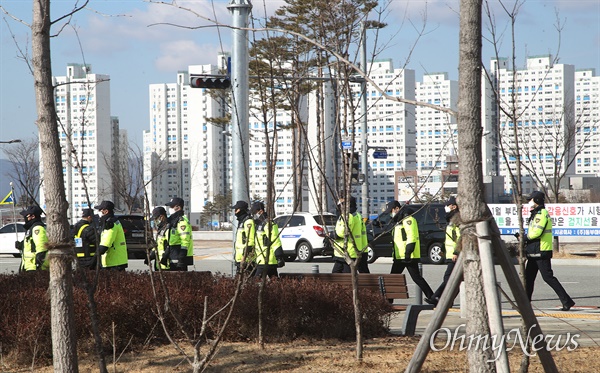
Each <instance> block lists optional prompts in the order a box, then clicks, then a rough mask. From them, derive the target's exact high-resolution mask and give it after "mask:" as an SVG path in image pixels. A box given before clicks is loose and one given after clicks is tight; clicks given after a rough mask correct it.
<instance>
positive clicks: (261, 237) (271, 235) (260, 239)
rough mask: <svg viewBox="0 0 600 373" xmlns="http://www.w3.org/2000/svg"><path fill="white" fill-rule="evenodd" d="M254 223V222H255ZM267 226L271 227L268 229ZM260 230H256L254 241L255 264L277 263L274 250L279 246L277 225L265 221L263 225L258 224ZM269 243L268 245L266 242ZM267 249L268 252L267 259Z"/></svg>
mask: <svg viewBox="0 0 600 373" xmlns="http://www.w3.org/2000/svg"><path fill="white" fill-rule="evenodd" d="M255 224H256V223H255ZM269 226H271V229H270V230H269ZM259 227H262V230H260V229H257V230H256V240H255V241H254V254H255V256H256V264H265V262H266V264H277V258H276V257H275V250H276V249H277V248H279V247H281V240H280V239H279V227H278V226H277V224H275V223H274V222H272V221H267V222H266V223H264V225H259ZM269 242H270V243H271V244H270V245H268V243H269ZM267 251H268V252H269V256H268V260H266V258H267Z"/></svg>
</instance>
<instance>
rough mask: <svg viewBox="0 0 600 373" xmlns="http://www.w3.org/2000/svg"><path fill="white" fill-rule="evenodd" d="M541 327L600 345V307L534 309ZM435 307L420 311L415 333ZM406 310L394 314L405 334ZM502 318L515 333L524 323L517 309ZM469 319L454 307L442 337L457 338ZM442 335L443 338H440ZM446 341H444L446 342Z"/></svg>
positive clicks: (394, 325)
mask: <svg viewBox="0 0 600 373" xmlns="http://www.w3.org/2000/svg"><path fill="white" fill-rule="evenodd" d="M534 311H535V315H536V317H537V319H538V322H539V324H540V327H541V328H542V331H543V332H544V334H545V335H546V336H555V337H554V339H553V341H554V342H557V340H558V337H559V336H560V337H561V342H560V344H561V345H563V344H564V342H565V339H569V338H571V339H573V338H575V340H576V342H577V343H578V345H579V346H582V347H600V308H597V307H590V308H584V307H577V306H575V307H573V308H572V309H571V311H569V312H563V311H558V310H557V309H539V310H534ZM433 312H434V311H422V312H421V313H420V315H419V320H418V322H417V327H416V329H415V335H423V333H424V331H425V328H426V327H427V325H428V324H429V321H430V320H431V317H432V315H433ZM404 314H405V312H396V313H395V314H394V315H393V316H392V320H391V323H390V330H391V331H392V333H394V334H402V322H403V320H404ZM502 321H503V324H504V333H505V335H506V334H507V333H510V335H511V336H512V337H514V336H515V333H516V330H518V329H519V328H520V326H521V318H520V316H519V314H518V313H517V312H516V311H511V310H503V311H502ZM466 323H467V319H465V318H461V317H460V310H459V309H458V308H452V309H450V310H449V312H448V315H447V316H446V319H445V320H444V322H443V323H442V327H441V328H440V331H439V332H438V333H437V337H438V339H439V341H442V342H443V341H444V338H446V337H447V336H449V335H450V336H452V338H456V337H459V336H462V335H464V334H465V326H466ZM440 338H441V339H440ZM442 344H443V343H442Z"/></svg>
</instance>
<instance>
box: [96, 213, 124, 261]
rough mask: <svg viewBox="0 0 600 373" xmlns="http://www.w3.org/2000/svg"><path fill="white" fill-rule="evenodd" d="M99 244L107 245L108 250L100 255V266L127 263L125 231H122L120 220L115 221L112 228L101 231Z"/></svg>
mask: <svg viewBox="0 0 600 373" xmlns="http://www.w3.org/2000/svg"><path fill="white" fill-rule="evenodd" d="M100 246H105V247H108V250H107V251H106V252H105V253H104V254H103V255H102V267H105V268H108V267H116V266H120V265H123V264H127V263H128V260H127V243H126V242H125V232H123V226H122V225H121V222H120V221H118V220H117V221H115V222H114V223H113V226H112V228H110V229H104V230H103V231H102V233H101V234H100Z"/></svg>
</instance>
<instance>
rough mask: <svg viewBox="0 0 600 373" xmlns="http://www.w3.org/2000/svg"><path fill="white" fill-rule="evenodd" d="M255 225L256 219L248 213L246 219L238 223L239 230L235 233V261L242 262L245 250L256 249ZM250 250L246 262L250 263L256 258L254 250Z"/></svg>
mask: <svg viewBox="0 0 600 373" xmlns="http://www.w3.org/2000/svg"><path fill="white" fill-rule="evenodd" d="M255 234H256V232H255V226H254V220H253V219H252V218H251V217H250V216H249V215H247V216H246V218H245V220H244V221H243V222H242V223H241V224H239V225H238V228H237V232H236V233H235V261H236V262H238V263H239V262H241V261H242V259H243V258H244V252H245V251H246V250H247V249H248V248H250V247H251V248H252V250H253V251H254V237H255ZM253 251H252V252H249V253H248V255H247V257H246V262H248V263H250V262H252V261H253V260H254V252H253Z"/></svg>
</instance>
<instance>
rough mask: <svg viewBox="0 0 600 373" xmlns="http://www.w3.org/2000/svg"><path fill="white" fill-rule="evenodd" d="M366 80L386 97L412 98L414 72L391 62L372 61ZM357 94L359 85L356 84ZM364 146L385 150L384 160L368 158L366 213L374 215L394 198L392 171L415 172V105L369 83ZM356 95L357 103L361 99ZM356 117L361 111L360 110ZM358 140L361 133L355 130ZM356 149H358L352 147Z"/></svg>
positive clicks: (356, 191)
mask: <svg viewBox="0 0 600 373" xmlns="http://www.w3.org/2000/svg"><path fill="white" fill-rule="evenodd" d="M367 71H368V73H369V78H370V79H371V80H373V81H374V82H375V83H376V84H377V85H378V86H379V87H381V88H382V89H383V90H384V91H385V92H386V94H387V95H389V96H391V97H399V98H404V99H408V100H414V99H415V88H416V87H415V71H414V70H409V69H399V68H394V63H393V61H392V60H391V59H384V60H375V61H373V62H371V63H369V64H368V65H367ZM356 92H357V93H358V92H360V85H358V84H357V85H356ZM366 94H367V145H368V147H369V148H371V149H372V148H378V149H386V151H387V159H374V158H373V156H372V152H369V156H368V169H369V170H368V171H369V175H368V178H367V179H368V182H369V212H370V213H371V214H377V213H379V212H381V209H382V208H384V207H385V204H386V203H387V202H388V201H390V200H394V199H397V196H395V185H396V183H395V180H394V177H395V176H394V172H395V171H397V170H407V171H411V170H416V168H417V160H416V151H417V143H416V117H415V107H414V105H409V104H405V103H402V102H399V101H394V100H391V99H387V98H386V97H384V96H383V95H382V94H381V93H380V92H379V91H377V90H376V89H375V87H373V86H372V85H370V84H367V90H366ZM359 96H360V95H359V94H357V95H356V97H357V100H358V99H360V97H359ZM359 114H360V115H362V114H361V113H360V109H359ZM356 133H357V136H356V139H357V140H358V138H359V135H360V133H361V130H360V126H358V128H357V131H356ZM355 149H359V150H360V147H357V146H355ZM360 191H361V188H360V185H358V186H357V188H356V190H355V191H353V194H354V195H355V196H356V198H357V202H358V205H359V206H360V205H361V203H362V202H361V198H360V197H361V193H360Z"/></svg>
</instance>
